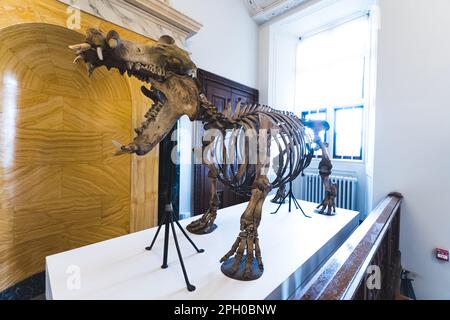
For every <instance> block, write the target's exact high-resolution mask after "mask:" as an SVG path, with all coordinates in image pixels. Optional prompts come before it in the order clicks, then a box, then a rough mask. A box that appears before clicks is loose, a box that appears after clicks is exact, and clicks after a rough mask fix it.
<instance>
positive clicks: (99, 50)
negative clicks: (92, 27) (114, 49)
mask: <svg viewBox="0 0 450 320" xmlns="http://www.w3.org/2000/svg"><path fill="white" fill-rule="evenodd" d="M97 56H98V58H99V59H100V60H101V61H103V50H102V48H101V47H97Z"/></svg>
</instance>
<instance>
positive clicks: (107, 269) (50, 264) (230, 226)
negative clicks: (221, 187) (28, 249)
mask: <svg viewBox="0 0 450 320" xmlns="http://www.w3.org/2000/svg"><path fill="white" fill-rule="evenodd" d="M300 204H301V206H302V208H303V209H304V211H305V213H306V214H308V215H310V216H311V217H312V218H311V219H308V218H306V217H304V216H303V215H302V213H301V212H300V211H299V210H293V211H292V212H291V213H288V205H284V206H283V207H282V208H281V209H280V211H279V212H278V214H276V215H271V214H270V212H273V211H274V210H275V209H276V208H277V205H275V204H273V203H270V201H266V203H265V205H264V209H263V218H262V221H261V226H260V228H259V238H260V245H261V251H262V257H263V262H264V266H265V270H264V274H263V276H262V277H261V278H260V279H258V280H256V281H249V282H244V281H236V280H232V279H230V278H227V277H226V276H225V275H224V274H223V273H222V272H221V270H220V266H221V265H220V263H219V260H220V258H221V257H222V256H223V255H224V254H225V253H226V252H227V251H228V250H229V249H230V247H231V245H232V244H233V242H234V240H235V239H236V237H237V235H238V233H239V218H240V216H241V214H242V212H243V211H244V209H245V207H246V204H241V205H237V206H234V207H230V208H226V209H222V210H220V211H219V214H218V217H217V220H216V223H217V225H218V228H217V229H216V230H215V231H214V232H213V233H211V234H209V235H203V236H197V235H192V234H189V235H190V237H191V238H192V240H193V241H194V242H195V243H196V244H197V246H198V247H199V248H203V249H205V252H204V253H200V254H199V253H196V252H195V250H194V249H193V248H192V246H191V244H190V243H189V242H188V241H187V240H186V238H185V237H184V236H183V234H182V233H181V231H180V230H179V229H178V228H176V229H177V236H178V241H179V243H180V248H181V252H182V254H183V257H184V263H185V265H186V269H187V272H188V275H189V280H190V282H191V283H192V284H193V285H195V286H196V288H197V289H196V290H195V291H194V292H188V291H187V289H186V284H185V282H184V279H183V274H182V271H181V267H180V263H179V260H178V256H177V253H176V249H175V244H174V242H173V238H172V235H170V243H169V259H168V263H169V267H168V268H167V269H165V270H163V269H161V264H162V259H163V243H164V239H163V238H164V236H163V231H164V230H161V234H160V235H159V237H158V240H157V241H156V243H155V246H154V248H153V250H152V251H146V250H145V247H146V246H148V245H149V244H150V242H151V240H152V239H153V236H154V234H155V232H156V228H152V229H149V230H145V231H141V232H137V233H133V234H130V235H126V236H123V237H119V238H115V239H112V240H108V241H104V242H100V243H96V244H92V245H89V246H86V247H82V248H78V249H75V250H70V251H66V252H63V253H60V254H56V255H52V256H48V257H47V258H46V283H47V288H46V297H47V299H164V300H166V299H167V300H169V299H185V300H191V299H206V300H235V299H239V300H246V299H252V300H261V299H287V298H288V297H289V296H290V295H291V294H292V293H293V291H294V290H295V289H296V288H298V287H299V285H300V284H302V283H303V282H304V281H305V280H307V278H308V277H309V276H311V275H312V274H313V273H314V271H315V270H316V269H317V268H318V267H319V266H320V265H321V264H322V263H323V262H324V260H325V259H327V257H329V255H330V254H331V253H332V252H334V250H336V249H337V248H338V247H339V246H340V245H341V244H342V243H343V242H344V241H345V240H346V239H347V237H348V236H349V235H350V234H351V232H352V231H353V230H354V229H355V228H356V227H357V225H358V213H357V212H354V211H348V210H342V209H338V210H337V215H336V216H332V217H328V216H324V215H318V214H315V213H314V212H313V211H314V209H315V206H316V205H315V204H312V203H308V202H303V201H300ZM196 218H198V217H196ZM192 220H193V219H188V220H184V221H182V222H181V224H182V226H186V225H187V224H188V223H190V222H191V221H192ZM163 229H164V227H163Z"/></svg>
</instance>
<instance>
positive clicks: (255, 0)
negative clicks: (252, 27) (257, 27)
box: [244, 0, 309, 24]
mask: <svg viewBox="0 0 450 320" xmlns="http://www.w3.org/2000/svg"><path fill="white" fill-rule="evenodd" d="M306 1H309V0H244V2H245V4H246V5H247V7H248V9H249V12H250V15H251V16H252V18H253V19H254V20H255V21H256V22H257V23H258V24H262V23H264V22H267V21H269V20H271V19H273V18H275V17H276V16H279V15H281V14H282V13H284V12H286V11H288V10H290V9H292V8H294V7H296V6H298V5H300V4H302V3H304V2H306Z"/></svg>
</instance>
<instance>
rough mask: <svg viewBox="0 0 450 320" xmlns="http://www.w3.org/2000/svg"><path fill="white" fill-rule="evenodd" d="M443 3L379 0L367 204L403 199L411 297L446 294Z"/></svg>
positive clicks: (448, 226) (446, 42)
mask: <svg viewBox="0 0 450 320" xmlns="http://www.w3.org/2000/svg"><path fill="white" fill-rule="evenodd" d="M449 12H450V1H448V0H433V1H430V0H380V13H381V30H380V34H379V43H378V46H379V48H378V84H377V86H378V88H377V107H376V124H375V125H376V130H375V132H376V137H375V150H374V151H375V159H374V174H373V177H374V184H373V187H374V200H375V201H374V203H375V204H376V203H378V202H379V200H381V199H382V198H383V197H384V196H385V195H386V194H387V193H389V192H391V191H399V192H401V193H403V195H404V196H405V200H404V204H403V210H402V224H401V251H402V260H403V266H404V267H405V268H407V269H409V270H411V271H412V272H414V273H415V274H416V279H415V281H414V283H413V285H414V288H415V290H416V294H417V296H418V298H425V299H450V264H449V263H441V262H438V261H436V260H435V259H434V258H433V249H434V248H435V247H444V248H450V211H449V210H450V209H449V206H448V202H447V201H448V199H449V190H450V168H449V165H450V19H449V16H448V13H449Z"/></svg>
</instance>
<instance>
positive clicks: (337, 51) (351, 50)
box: [296, 17, 369, 110]
mask: <svg viewBox="0 0 450 320" xmlns="http://www.w3.org/2000/svg"><path fill="white" fill-rule="evenodd" d="M368 45H369V22H368V18H367V17H363V18H360V19H356V20H353V21H350V22H347V23H344V24H342V25H340V26H338V27H336V28H332V29H330V30H327V31H323V32H320V33H318V34H316V35H314V36H311V37H308V38H306V39H303V40H301V41H300V42H299V44H298V47H297V83H296V108H297V110H311V109H312V108H316V107H317V106H320V107H326V106H354V105H358V104H362V99H363V82H364V64H365V55H366V52H367V48H368Z"/></svg>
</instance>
